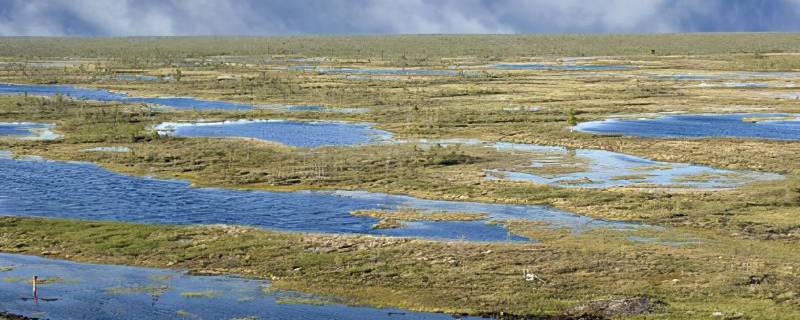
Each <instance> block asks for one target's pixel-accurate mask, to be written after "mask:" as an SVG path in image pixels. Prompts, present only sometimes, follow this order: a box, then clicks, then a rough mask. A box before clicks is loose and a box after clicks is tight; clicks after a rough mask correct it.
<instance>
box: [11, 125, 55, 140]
mask: <svg viewBox="0 0 800 320" xmlns="http://www.w3.org/2000/svg"><path fill="white" fill-rule="evenodd" d="M54 126H55V125H54V124H52V123H40V122H0V137H2V136H10V137H21V138H29V139H45V140H50V139H55V138H56V137H57V135H56V134H54V133H53V132H52V131H50V129H52V128H53V127H54Z"/></svg>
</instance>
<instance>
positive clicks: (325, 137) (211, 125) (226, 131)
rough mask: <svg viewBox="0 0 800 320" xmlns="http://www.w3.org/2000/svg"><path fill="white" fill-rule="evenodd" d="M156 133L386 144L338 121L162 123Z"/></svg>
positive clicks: (382, 136)
mask: <svg viewBox="0 0 800 320" xmlns="http://www.w3.org/2000/svg"><path fill="white" fill-rule="evenodd" d="M155 129H156V130H157V131H158V132H159V134H166V135H175V136H182V137H244V138H255V139H259V140H266V141H274V142H279V143H282V144H286V145H290V146H296V147H318V146H323V145H355V144H367V143H371V142H378V141H386V140H388V139H389V138H390V137H391V134H390V133H389V132H386V131H383V130H377V129H373V128H371V127H370V126H369V124H364V123H349V122H339V121H288V120H234V121H222V122H166V123H162V124H159V125H157V126H156V127H155Z"/></svg>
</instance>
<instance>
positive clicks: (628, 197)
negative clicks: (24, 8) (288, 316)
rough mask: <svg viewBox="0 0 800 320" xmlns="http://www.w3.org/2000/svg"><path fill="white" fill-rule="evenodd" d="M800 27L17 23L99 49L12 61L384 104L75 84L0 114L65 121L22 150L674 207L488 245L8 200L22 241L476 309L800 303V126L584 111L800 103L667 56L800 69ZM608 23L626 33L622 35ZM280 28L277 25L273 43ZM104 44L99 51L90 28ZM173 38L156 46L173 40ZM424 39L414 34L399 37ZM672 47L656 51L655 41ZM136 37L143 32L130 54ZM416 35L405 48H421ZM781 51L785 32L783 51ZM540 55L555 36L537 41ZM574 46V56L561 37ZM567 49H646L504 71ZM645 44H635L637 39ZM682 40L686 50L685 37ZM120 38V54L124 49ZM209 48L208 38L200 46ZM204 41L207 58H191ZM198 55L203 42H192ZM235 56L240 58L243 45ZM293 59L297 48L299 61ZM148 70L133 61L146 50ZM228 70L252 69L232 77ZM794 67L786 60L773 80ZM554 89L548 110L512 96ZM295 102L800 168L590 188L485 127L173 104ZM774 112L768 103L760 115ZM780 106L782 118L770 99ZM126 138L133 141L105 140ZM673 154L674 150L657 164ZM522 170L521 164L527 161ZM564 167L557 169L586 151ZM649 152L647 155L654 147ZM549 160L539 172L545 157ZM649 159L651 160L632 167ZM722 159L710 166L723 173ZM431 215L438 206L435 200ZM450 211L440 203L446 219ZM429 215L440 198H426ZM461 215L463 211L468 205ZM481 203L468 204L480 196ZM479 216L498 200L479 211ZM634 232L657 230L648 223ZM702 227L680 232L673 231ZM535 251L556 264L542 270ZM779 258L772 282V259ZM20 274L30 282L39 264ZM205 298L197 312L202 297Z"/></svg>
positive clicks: (367, 184) (590, 207) (758, 312)
mask: <svg viewBox="0 0 800 320" xmlns="http://www.w3.org/2000/svg"><path fill="white" fill-rule="evenodd" d="M797 37H798V36H797V35H796V34H714V35H653V36H646V35H613V36H611V35H609V36H583V35H565V36H558V37H551V36H399V37H389V38H381V37H340V38H327V37H300V38H239V39H231V38H178V39H170V41H164V40H163V39H152V38H118V39H72V40H64V39H49V38H48V39H40V38H5V39H0V42H2V43H4V44H7V45H6V46H0V56H4V57H3V59H4V60H8V61H22V63H21V65H22V66H25V65H26V64H25V62H24V60H25V59H21V58H19V57H17V56H16V55H17V53H18V52H22V51H21V50H25V52H27V53H28V54H29V55H30V56H33V57H50V56H57V57H67V56H73V57H76V56H82V57H83V58H96V59H94V60H92V61H91V62H89V64H87V65H85V66H84V67H82V68H79V67H75V68H71V67H67V68H36V67H30V66H29V67H27V68H16V67H9V68H4V69H2V70H0V81H3V82H21V83H61V84H76V85H82V86H89V87H102V88H107V89H112V90H120V91H127V92H130V93H131V94H132V95H142V96H160V95H170V96H184V95H191V96H197V97H200V98H205V99H222V100H226V101H234V102H243V103H251V104H314V105H324V106H326V107H329V108H350V107H353V108H368V109H369V111H368V112H365V113H320V112H308V111H307V112H282V111H281V110H280V109H278V108H260V109H257V110H252V111H198V110H178V111H164V110H158V109H151V108H142V107H139V106H129V105H122V104H115V103H106V104H102V103H94V102H74V101H70V100H66V99H62V98H59V97H55V98H51V99H44V98H38V97H29V96H17V97H0V121H9V120H10V121H14V120H27V121H44V122H55V123H57V125H58V126H57V128H56V130H57V131H58V132H59V133H60V134H63V138H62V139H60V140H57V141H20V140H13V139H0V149H2V150H6V149H10V150H13V151H14V152H15V154H17V155H28V154H32V155H41V156H44V157H46V158H50V159H60V160H79V161H89V162H94V163H97V164H98V165H100V166H103V167H105V168H108V169H110V170H113V171H118V172H121V173H126V174H135V175H150V176H156V177H161V178H180V179H187V180H189V181H191V182H192V183H193V184H194V185H196V186H220V187H227V188H238V189H255V190H280V191H293V190H308V189H311V190H314V189H345V190H369V191H379V192H388V193H398V194H410V195H413V196H417V197H420V198H426V199H449V200H462V201H480V202H498V203H515V204H546V205H552V206H555V207H557V208H560V209H565V210H569V211H572V212H576V213H579V214H584V215H588V216H592V217H599V218H604V219H610V220H614V219H620V220H634V221H639V222H642V223H646V224H650V225H658V226H662V227H666V228H665V229H666V230H663V231H661V232H660V233H656V232H653V231H648V230H636V231H624V232H623V231H613V230H602V229H601V230H595V229H591V230H589V231H586V232H583V233H580V234H571V233H570V232H568V231H567V230H562V229H559V228H553V227H551V226H543V225H540V224H536V223H527V222H524V221H511V222H506V223H505V225H506V227H508V228H509V229H510V230H511V231H512V232H513V233H514V234H518V235H522V236H527V237H531V238H533V239H537V240H540V241H541V242H539V243H521V244H482V243H465V242H453V243H443V242H431V241H422V240H409V239H389V238H373V237H366V236H335V235H315V234H295V233H281V232H274V231H267V230H259V229H252V228H245V227H202V226H171V225H141V224H123V223H112V222H96V221H66V220H56V219H34V218H10V217H4V218H0V234H3V235H4V236H3V237H0V251H5V252H16V253H25V254H36V255H49V256H51V257H56V258H66V257H69V259H73V260H79V261H85V262H103V263H114V264H133V265H143V266H151V267H170V268H176V269H188V270H190V271H192V272H196V273H237V274H242V275H244V276H247V277H253V278H261V279H271V281H272V286H271V288H273V289H274V290H282V289H292V290H300V291H303V292H306V293H310V294H317V295H324V296H334V297H337V298H342V299H343V301H344V302H345V303H352V304H368V305H374V306H392V307H403V308H409V309H413V310H426V311H444V312H454V313H460V312H464V313H469V314H496V313H499V312H505V313H506V314H508V313H511V314H519V315H537V316H540V315H560V314H562V313H563V311H564V310H566V309H567V308H568V307H569V306H572V305H574V304H576V303H579V302H583V301H587V300H593V299H607V298H613V297H620V296H638V295H647V296H651V297H654V298H657V299H660V300H664V301H665V302H667V306H666V308H665V309H664V310H661V311H659V312H658V313H657V314H655V315H650V316H648V318H653V319H694V318H706V317H708V316H710V315H711V314H712V313H713V312H717V311H719V312H722V313H723V314H724V315H725V316H728V317H737V314H741V318H752V319H760V318H770V319H772V318H775V319H780V318H785V319H791V318H797V317H798V316H799V315H798V311H797V301H798V296H797V294H796V292H797V289H796V288H797V287H798V286H800V284H798V282H797V280H796V279H799V278H800V277H798V275H797V271H796V270H794V269H793V268H794V267H793V266H796V265H797V262H799V261H798V259H800V257H799V256H798V255H797V254H796V252H795V251H796V250H795V248H796V244H797V241H798V240H799V239H798V235H800V233H798V230H800V225H798V224H797V223H795V222H794V221H795V220H796V219H795V218H796V217H795V216H796V213H797V212H800V211H799V210H800V178H798V176H799V175H800V162H798V161H796V160H797V159H798V157H800V143H799V142H796V141H769V140H758V139H733V138H710V139H648V138H637V137H623V136H595V135H591V134H586V133H581V132H573V131H570V130H569V129H568V127H569V126H570V123H574V122H578V121H591V120H598V119H604V118H606V117H609V116H630V115H637V116H638V115H654V114H658V113H661V112H685V113H706V112H708V113H722V112H737V113H740V112H757V113H765V112H770V113H771V112H775V113H798V112H800V108H798V107H797V105H796V103H793V102H792V101H790V100H787V99H774V98H772V97H771V96H769V95H768V94H762V93H785V91H788V90H790V89H784V88H780V86H775V87H771V88H766V89H762V88H759V89H758V92H754V91H753V90H749V89H740V88H713V89H710V88H702V87H697V86H696V85H695V84H696V83H694V82H686V81H671V80H660V79H655V78H653V77H652V75H654V74H675V73H704V74H705V73H708V74H711V75H724V74H725V72H726V71H729V70H736V71H742V70H748V71H752V70H775V71H788V70H792V69H797V66H798V65H800V56H797V55H794V54H791V52H796V51H798V50H797V43H799V42H798V41H796V40H797ZM608 43H615V45H614V46H609V45H608ZM253 44H258V45H253ZM88 47H91V48H92V50H93V51H92V52H88V51H87V49H86V48H88ZM156 47H157V48H159V50H158V52H160V53H161V54H160V55H159V56H157V57H156V56H152V53H153V52H155V51H154V50H152V49H153V48H156ZM400 47H402V48H403V49H402V50H399V49H397V48H400ZM651 49H655V50H656V55H652V54H650V50H651ZM121 52H124V53H121ZM401 52H402V54H400V53H401ZM767 52H769V53H767ZM217 54H220V55H221V54H229V55H230V54H241V55H255V56H256V58H257V59H256V60H258V61H265V60H266V59H260V58H267V57H269V58H274V59H273V61H275V60H280V59H284V58H287V57H301V56H322V57H325V58H326V60H325V61H326V62H325V64H330V65H331V66H354V67H367V68H382V67H406V66H423V67H425V68H431V69H443V68H448V67H450V66H464V65H468V66H470V67H469V68H472V69H476V70H477V69H479V72H478V73H477V76H470V77H466V76H414V77H399V78H397V79H392V78H389V79H379V80H378V79H376V80H358V81H355V80H351V79H347V78H345V77H343V76H342V75H337V74H318V73H314V72H299V71H287V70H283V69H282V67H283V66H284V65H285V64H286V63H284V64H282V65H274V64H267V63H262V62H255V63H252V62H248V61H247V59H246V58H245V60H244V62H238V61H234V62H224V61H227V60H229V58H231V57H211V56H209V55H217ZM531 55H535V56H537V57H531ZM550 55H553V56H557V57H553V56H550ZM566 55H574V56H586V55H616V56H613V57H605V58H602V63H607V64H629V63H632V64H634V65H637V66H638V67H639V68H638V69H634V70H627V71H620V72H603V73H597V74H583V75H580V74H570V73H568V72H558V71H524V70H523V71H499V70H492V69H487V68H483V67H481V65H483V64H487V63H491V62H495V61H505V62H534V63H535V62H557V61H555V60H557V58H560V57H561V56H566ZM620 55H624V56H620ZM665 55H670V56H665ZM112 57H113V59H110V58H112ZM197 57H200V58H197ZM187 58H189V59H190V60H185V59H187ZM192 59H196V60H192ZM234 60H235V59H234ZM289 64H291V63H289ZM129 69H137V70H135V71H136V73H142V74H153V75H161V74H167V75H174V74H176V73H177V70H178V69H180V73H181V80H180V81H163V82H147V83H145V82H136V81H123V82H119V81H114V80H110V79H109V78H107V76H110V75H113V74H115V73H116V72H122V71H126V70H129ZM129 71H130V70H129ZM220 75H229V76H231V77H232V78H233V80H225V81H218V80H217V79H216V78H217V76H220ZM769 81H771V83H772V82H775V83H783V82H785V80H783V79H771V80H769ZM521 105H523V106H524V105H536V106H541V107H542V108H541V110H538V111H536V112H508V111H507V110H506V109H508V108H509V107H513V106H521ZM238 118H287V119H295V120H311V119H314V120H317V119H318V120H345V121H359V122H365V121H366V122H374V123H375V124H376V127H377V128H379V129H383V130H388V131H391V132H392V133H393V135H394V136H395V137H396V138H397V139H406V140H409V141H415V139H417V138H475V139H480V140H483V141H488V142H495V141H503V142H516V143H532V144H543V145H556V146H562V147H567V148H571V149H578V148H588V149H601V150H609V151H616V152H622V153H626V154H632V155H636V156H641V157H647V158H650V159H653V160H658V161H669V162H686V163H695V164H703V165H711V166H716V167H721V168H726V169H748V170H756V171H769V172H778V173H783V174H786V175H787V179H785V180H781V181H769V182H760V183H755V184H751V185H745V186H743V187H740V188H737V189H733V190H722V191H695V190H691V189H686V190H675V189H671V188H662V189H655V188H650V189H648V188H637V189H625V190H621V189H609V190H590V189H571V188H558V187H552V186H542V185H535V184H531V183H525V182H513V181H488V180H486V179H485V175H486V173H485V169H487V168H496V169H498V170H511V169H514V170H513V171H525V170H534V169H535V168H527V167H528V166H529V165H530V161H531V158H532V154H533V153H526V152H516V151H513V152H507V151H498V150H495V149H493V148H486V147H483V146H480V145H472V146H470V145H460V146H457V147H456V146H449V147H445V146H441V145H422V144H416V143H413V142H411V143H403V144H385V145H369V146H358V147H347V148H339V147H325V148H318V149H308V148H291V147H287V146H281V145H275V144H263V143H255V142H253V141H244V140H224V139H205V138H192V139H185V138H166V137H160V136H158V135H157V134H156V133H155V132H153V131H152V130H151V129H150V128H151V127H152V125H154V124H157V123H160V122H164V121H177V120H197V119H238ZM750 120H757V121H761V120H765V119H750ZM769 120H772V119H769ZM109 145H121V146H126V147H128V148H130V150H131V152H128V153H106V152H83V151H82V150H84V149H87V148H92V147H98V146H109ZM645 167H647V169H653V168H652V166H645ZM517 169H519V170H517ZM582 169H583V167H582V163H576V166H573V167H569V168H560V167H555V166H551V167H546V168H540V169H536V170H543V171H541V172H539V173H547V172H548V171H549V172H550V173H566V172H573V171H577V170H582ZM642 169H644V167H643V168H642ZM531 172H534V171H531ZM635 177H641V176H639V175H630V176H626V177H617V178H626V179H632V178H635ZM711 178H714V177H712V176H697V177H691V179H696V180H697V181H705V180H708V179H711ZM373 214H376V217H377V218H382V219H381V222H380V223H379V224H378V227H396V226H398V225H400V224H401V222H402V221H404V220H403V219H395V218H393V219H385V216H387V215H389V214H391V215H394V214H396V212H393V213H389V212H378V213H373ZM426 214H429V213H426ZM430 217H432V216H425V217H424V218H430ZM408 218H409V219H411V218H414V219H420V217H419V215H417V213H414V214H410V215H409V217H408ZM449 218H456V217H452V216H448V219H449ZM460 218H463V217H460ZM471 218H476V219H477V218H478V216H473V217H471ZM629 236H642V237H645V238H648V239H651V238H652V239H656V240H654V241H650V242H647V243H641V242H635V241H630V240H628V239H627V237H629ZM682 239H701V241H699V242H698V243H691V244H688V245H685V246H683V245H681V246H674V245H671V243H672V242H671V241H673V242H674V241H677V242H680V241H681V240H682ZM525 269H527V270H532V271H533V272H535V273H536V274H537V275H538V276H540V277H541V278H543V279H546V283H527V282H525V281H522V280H521V271H522V270H525ZM765 274H767V275H769V276H768V277H767V278H766V279H769V280H767V281H763V282H761V283H751V281H750V279H751V277H752V276H758V277H761V276H763V275H765ZM20 281H24V279H23V280H20ZM186 316H193V315H188V314H187V315H186Z"/></svg>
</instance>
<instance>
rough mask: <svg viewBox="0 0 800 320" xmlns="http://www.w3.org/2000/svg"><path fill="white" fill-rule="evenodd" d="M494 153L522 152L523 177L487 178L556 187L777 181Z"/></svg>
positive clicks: (545, 151)
mask: <svg viewBox="0 0 800 320" xmlns="http://www.w3.org/2000/svg"><path fill="white" fill-rule="evenodd" d="M494 147H495V148H497V149H498V150H504V151H512V152H527V153H530V154H531V157H532V159H531V165H530V167H529V168H526V171H525V172H514V171H498V170H488V172H487V173H488V178H489V179H507V180H514V181H531V182H536V183H541V184H547V185H554V186H559V187H583V188H607V187H622V186H638V187H674V188H703V189H708V188H733V187H737V186H740V185H742V184H745V183H748V182H753V181H760V180H774V179H782V176H780V175H778V174H770V173H757V172H750V171H733V170H723V169H716V168H711V167H706V166H699V165H692V164H685V163H670V162H658V161H653V160H650V159H646V158H641V157H636V156H631V155H626V154H622V153H616V152H611V151H604V150H591V149H577V150H568V149H565V148H560V147H550V146H538V145H525V144H511V143H497V144H495V145H494Z"/></svg>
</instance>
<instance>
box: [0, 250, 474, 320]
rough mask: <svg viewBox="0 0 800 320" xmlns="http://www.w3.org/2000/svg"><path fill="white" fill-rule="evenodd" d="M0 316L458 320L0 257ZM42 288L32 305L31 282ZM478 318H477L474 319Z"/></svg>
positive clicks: (256, 284)
mask: <svg viewBox="0 0 800 320" xmlns="http://www.w3.org/2000/svg"><path fill="white" fill-rule="evenodd" d="M0 267H2V269H0V277H3V281H2V282H0V310H4V311H6V312H10V313H13V314H19V315H24V316H28V317H38V318H45V319H54V320H55V319H177V318H188V319H234V318H241V319H244V318H247V317H254V318H257V319H286V320H295V319H296V320H301V319H302V320H310V319H332V320H334V319H363V320H371V319H453V317H452V316H450V315H447V314H437V313H422V312H412V311H408V310H402V309H382V308H370V307H353V306H346V305H342V304H336V303H328V302H329V300H326V299H324V298H320V297H315V296H311V295H306V294H301V293H297V292H291V291H271V290H270V291H267V290H264V289H265V288H268V287H269V283H268V282H266V281H259V280H249V279H242V278H238V277H235V276H190V275H187V274H185V273H183V272H178V271H173V270H166V269H152V268H140V267H127V266H114V265H101V264H87V263H76V262H69V261H61V260H53V259H45V258H39V257H33V256H25V255H15V254H4V253H0ZM33 275H36V276H38V277H39V279H40V282H41V280H44V281H48V282H46V283H44V284H40V285H38V288H37V289H38V290H37V291H38V293H37V296H38V298H39V299H37V300H33V299H32V293H31V285H30V284H29V283H28V280H29V279H30V278H31V277H32V276H33ZM303 303H305V304H303ZM470 319H476V318H470Z"/></svg>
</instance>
